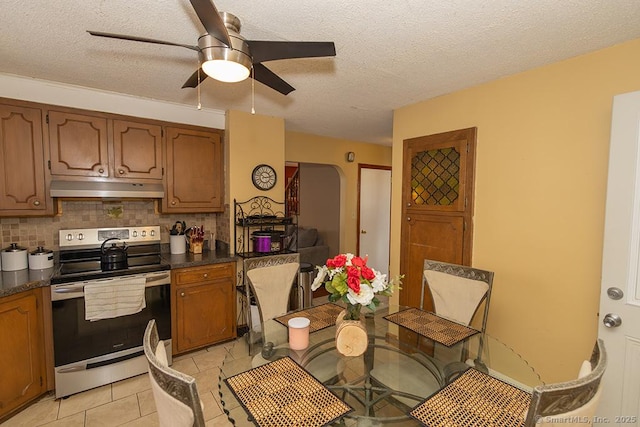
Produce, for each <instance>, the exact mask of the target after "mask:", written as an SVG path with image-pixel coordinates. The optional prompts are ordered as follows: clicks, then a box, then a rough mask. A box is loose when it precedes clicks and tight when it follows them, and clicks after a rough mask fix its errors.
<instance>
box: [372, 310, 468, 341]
mask: <svg viewBox="0 0 640 427" xmlns="http://www.w3.org/2000/svg"><path fill="white" fill-rule="evenodd" d="M384 318H385V319H387V320H388V321H389V322H392V323H395V324H396V325H400V326H403V327H405V328H407V329H411V330H412V331H413V332H416V333H418V334H420V335H422V336H423V337H427V338H429V339H432V340H434V341H436V342H439V343H440V344H444V345H446V346H447V347H451V346H452V345H454V344H457V343H458V342H460V341H462V340H463V339H465V338H468V337H470V336H472V335H475V334H477V333H478V331H477V330H475V329H473V328H469V327H467V326H464V325H461V324H459V323H455V322H452V321H450V320H447V319H443V318H442V317H440V316H436V315H435V314H433V313H429V312H426V311H423V310H420V309H417V308H408V309H406V310H402V311H399V312H397V313H393V314H388V315H386V316H384Z"/></svg>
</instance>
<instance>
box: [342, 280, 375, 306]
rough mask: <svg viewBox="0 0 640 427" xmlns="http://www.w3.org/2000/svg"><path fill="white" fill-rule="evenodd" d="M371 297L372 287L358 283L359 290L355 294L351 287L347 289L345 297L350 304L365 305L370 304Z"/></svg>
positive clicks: (372, 295)
mask: <svg viewBox="0 0 640 427" xmlns="http://www.w3.org/2000/svg"><path fill="white" fill-rule="evenodd" d="M373 297H374V293H373V289H371V287H370V286H367V285H365V284H362V285H360V292H359V293H357V294H356V293H355V292H353V289H351V288H349V291H348V292H347V299H348V300H349V302H350V303H351V304H362V305H364V306H367V305H369V304H371V300H373Z"/></svg>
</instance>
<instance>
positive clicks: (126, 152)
mask: <svg viewBox="0 0 640 427" xmlns="http://www.w3.org/2000/svg"><path fill="white" fill-rule="evenodd" d="M113 154H114V163H113V168H114V177H116V178H141V179H153V180H158V181H160V180H162V127H161V126H159V125H155V124H151V123H143V122H135V121H128V120H113Z"/></svg>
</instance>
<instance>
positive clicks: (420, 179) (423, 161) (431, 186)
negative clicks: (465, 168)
mask: <svg viewBox="0 0 640 427" xmlns="http://www.w3.org/2000/svg"><path fill="white" fill-rule="evenodd" d="M459 195H460V152H459V151H458V150H456V149H455V148H454V147H446V148H439V149H434V150H427V151H420V152H418V153H416V155H415V156H413V158H412V159H411V198H412V200H413V202H414V203H415V204H417V205H427V206H448V205H452V204H453V203H455V201H456V200H457V199H458V197H459Z"/></svg>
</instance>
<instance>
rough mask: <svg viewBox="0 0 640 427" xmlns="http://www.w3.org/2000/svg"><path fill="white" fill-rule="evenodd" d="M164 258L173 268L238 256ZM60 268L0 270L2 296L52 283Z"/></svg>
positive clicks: (222, 252) (167, 255) (210, 254)
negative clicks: (52, 278)
mask: <svg viewBox="0 0 640 427" xmlns="http://www.w3.org/2000/svg"><path fill="white" fill-rule="evenodd" d="M162 260H163V261H164V262H166V263H168V264H169V265H171V268H172V269H174V268H186V267H197V266H200V265H209V264H219V263H224V262H235V261H236V257H235V256H233V255H230V254H229V252H228V251H226V250H216V251H208V250H207V251H204V252H203V253H201V254H192V253H188V252H187V253H185V254H180V255H172V254H171V253H170V252H169V251H167V252H163V253H162ZM58 268H60V267H59V265H58V264H56V265H55V266H54V267H53V268H47V269H44V270H29V269H24V270H18V271H2V272H0V273H1V274H0V298H2V297H7V296H9V295H13V294H17V293H19V292H24V291H28V290H30V289H36V288H41V287H43V286H49V285H50V284H51V277H53V275H54V273H55V272H56V270H57V269H58Z"/></svg>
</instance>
